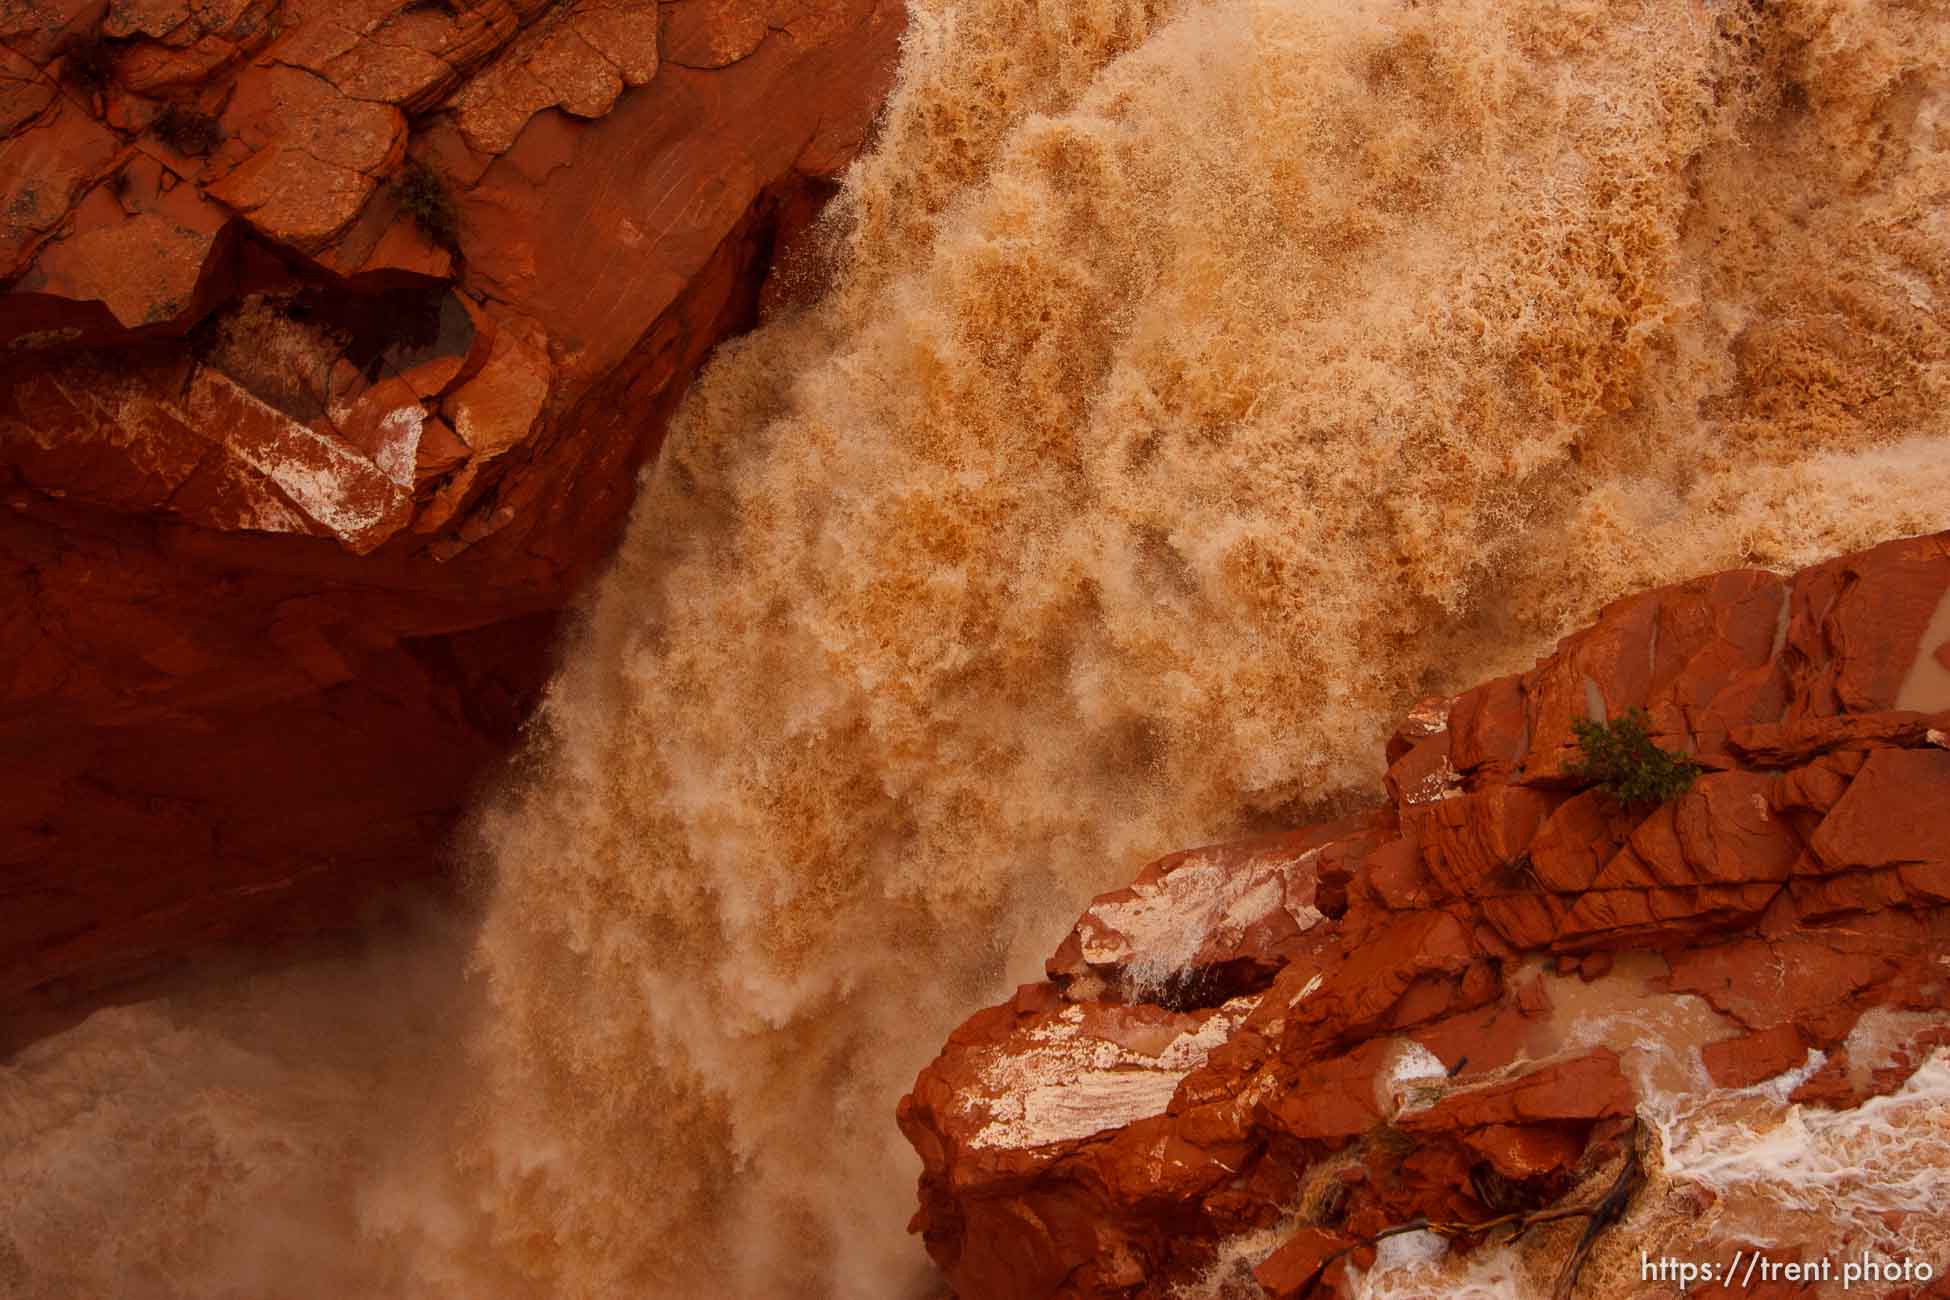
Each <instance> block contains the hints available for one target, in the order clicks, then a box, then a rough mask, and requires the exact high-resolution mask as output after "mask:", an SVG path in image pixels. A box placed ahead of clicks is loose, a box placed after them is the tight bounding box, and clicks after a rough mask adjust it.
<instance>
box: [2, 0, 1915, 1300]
mask: <svg viewBox="0 0 1950 1300" xmlns="http://www.w3.org/2000/svg"><path fill="white" fill-rule="evenodd" d="M1947 69H1950V17H1947V16H1946V14H1945V12H1944V10H1943V8H1942V6H1940V5H1930V4H1917V5H1903V6H1898V5H1886V6H1872V7H1871V6H1861V5H1856V4H1852V3H1844V2H1843V0H1769V2H1767V3H1747V2H1746V0H1737V2H1736V0H1726V2H1724V3H1690V2H1686V0H1671V2H1665V0H1661V2H1657V3H1653V2H1647V3H1638V2H1635V0H1611V2H1607V0H1524V2H1522V3H1510V2H1508V0H1422V2H1420V3H1418V2H1416V0H1392V2H1381V0H1376V2H1373V3H1364V2H1358V0H1206V2H1204V3H1198V2H1195V0H1187V2H1185V3H1166V2H1164V0H1150V2H1146V0H1039V2H1038V3H1033V4H1030V3H1024V2H1023V0H915V3H914V4H913V5H912V20H911V26H910V30H909V34H908V36H907V39H906V46H905V49H904V52H903V57H902V65H901V71H900V77H899V81H898V84H897V87H896V89H895V92H894V94H893V97H892V99H891V100H890V101H889V104H888V106H887V109H886V111H885V115H884V120H883V122H882V124H881V127H880V133H879V136H878V139H877V143H876V145H875V147H874V148H873V150H872V151H871V152H870V153H869V154H868V155H867V156H866V157H865V158H863V159H862V161H861V162H860V163H859V164H858V165H857V166H856V167H855V168H854V170H853V171H852V173H851V174H850V175H849V177H848V179H847V182H846V185H845V188H844V190H843V192H842V194H841V196H840V198H839V200H838V201H837V202H836V204H835V206H834V208H833V209H832V210H831V212H830V214H829V218H828V231H827V234H828V240H827V246H826V250H825V255H824V258H823V260H822V261H821V262H820V263H819V264H818V265H810V266H802V267H797V268H790V269H791V270H792V271H794V272H796V273H798V274H803V275H808V276H816V277H819V278H821V279H823V280H824V281H825V282H826V283H827V291H826V293H825V294H824V296H823V297H822V298H821V299H820V301H819V302H818V303H817V305H815V306H813V307H812V308H810V309H808V310H805V311H803V312H800V313H798V314H795V315H792V316H789V317H786V318H782V319H779V320H776V321H774V322H772V323H770V324H769V325H767V326H766V327H765V328H764V329H762V330H760V331H759V332H757V333H756V334H753V335H751V336H749V337H747V338H745V339H743V340H741V341H739V342H737V343H735V344H733V345H730V346H727V347H726V348H724V349H722V350H721V352H720V354H719V356H718V357H717V358H716V360H715V361H714V363H713V364H712V365H711V367H710V368H709V370H708V371H707V373H706V374H705V375H704V377H703V378H702V379H701V381H700V382H699V383H698V385H697V386H696V388H695V389H694V391H693V392H692V393H691V394H690V396H689V398H688V400H687V401H686V403H685V405H684V407H683V409H682V411H681V413H680V415H679V417H678V418H677V421H676V425H675V427H674V429H673V431H672V433H671V436H670V439H669V441H668V444H667V447H666V450H665V452H664V455H663V458H662V460H661V461H660V462H659V463H658V464H657V465H656V466H655V468H654V470H653V471H651V472H650V473H649V474H648V475H647V476H646V479H645V482H644V485H643V490H642V496H641V498H640V501H639V503H638V505H637V508H636V513H635V516H634V520H633V523H632V525H631V528H630V531H629V534H628V536H627V539H626V540H625V542H624V543H623V545H622V548H621V551H620V553H619V554H618V556H617V558H616V560H615V563H614V566H613V568H612V570H611V571H610V573H609V574H608V576H607V577H606V578H605V579H604V580H603V581H602V583H601V584H600V586H599V588H598V589H597V590H596V591H595V592H594V593H593V594H592V596H591V598H590V600H589V602H588V605H587V608H586V611H585V615H584V618H583V620H582V625H581V627H580V629H579V631H578V632H577V633H576V634H575V635H574V636H573V637H572V639H571V640H570V642H569V644H568V645H567V646H566V648H565V651H564V666H563V667H562V669H561V671H560V673H559V675H558V677H557V679H556V681H555V682H554V684H553V686H552V688H551V690H550V692H549V695H548V698H547V701H546V704H545V706H544V708H543V710H542V713H541V716H540V717H539V718H538V719H537V721H536V722H535V724H534V726H533V728H532V741H531V744H530V746H529V750H528V752H527V753H526V754H525V755H524V758H523V760H522V761H521V763H520V764H519V765H518V767H517V769H516V771H515V772H514V773H513V774H512V775H511V776H510V777H509V779H508V780H507V782H506V784H505V788H504V790H503V791H502V792H501V793H500V794H499V795H498V796H497V797H495V798H493V799H492V800H491V801H490V803H489V805H488V806H487V807H486V808H485V809H484V810H483V811H482V812H481V814H480V815H479V817H478V818H477V821H476V824H475V826H474V828H473V830H472V837H473V842H474V843H475V844H476V845H477V847H478V851H479V855H480V857H481V858H482V860H483V863H484V867H485V870H486V876H485V879H486V880H487V881H489V882H490V883H489V884H488V886H487V889H488V896H487V898H486V902H485V914H484V917H483V919H482V921H481V923H480V927H479V932H478V935H477V936H472V937H470V938H469V940H468V941H467V946H468V947H471V952H472V957H471V969H472V973H473V976H474V978H473V979H472V981H471V983H470V984H469V986H468V991H467V992H466V993H465V994H462V993H456V992H454V991H453V988H452V987H450V986H451V985H454V984H457V983H458V980H457V979H453V978H449V977H448V976H447V975H443V974H442V973H441V972H443V971H445V972H452V971H456V970H458V969H459V967H460V964H461V963H462V962H463V961H465V960H467V958H465V957H463V956H462V955H461V952H462V946H461V945H458V944H449V943H448V942H447V941H445V940H441V941H437V942H436V941H429V943H428V945H427V946H426V951H424V952H416V953H414V954H411V956H410V957H399V958H397V959H395V962H394V963H393V964H392V965H389V966H388V967H386V968H384V969H382V970H380V971H379V972H377V973H375V972H374V970H372V969H370V968H368V967H365V966H361V967H358V968H355V969H350V970H335V969H325V968H321V969H318V970H314V971H304V972H294V973H291V974H289V975H287V976H284V977H280V978H279V979H275V980H272V979H259V980H257V981H255V982H252V983H249V984H246V985H240V986H238V987H236V988H232V989H229V990H226V991H225V992H224V994H223V995H222V996H220V997H219V996H211V997H205V998H201V999H197V998H186V999H179V1000H177V1001H175V1002H171V1003H168V1004H163V1005H160V1006H155V1007H149V1008H129V1009H122V1010H117V1011H111V1012H105V1013H102V1014H101V1015H99V1016H97V1017H96V1018H95V1019H93V1020H91V1021H90V1022H88V1023H87V1024H84V1025H83V1026H81V1027H79V1028H78V1029H76V1030H74V1031H72V1032H70V1033H68V1034H66V1035H62V1036H60V1037H58V1038H55V1039H51V1040H48V1041H45V1042H43V1043H41V1044H38V1045H37V1046H35V1047H34V1048H32V1049H30V1050H29V1051H28V1052H27V1053H26V1054H24V1055H23V1056H22V1057H21V1058H20V1060H18V1061H17V1062H16V1063H15V1064H14V1067H13V1068H12V1069H11V1070H7V1071H0V1290H4V1291H5V1292H6V1293H7V1294H10V1295H20V1296H23V1297H33V1298H35V1300H42V1298H52V1297H69V1296H75V1295H109V1294H113V1295H118V1296H124V1297H130V1298H131V1300H139V1298H142V1297H176V1296H184V1297H187V1296H196V1297H221V1296H238V1297H243V1296H252V1297H256V1296H264V1295H273V1294H274V1295H277V1296H291V1297H311V1296H345V1295H351V1294H358V1295H367V1296H400V1297H407V1296H415V1297H418V1296H434V1297H469V1298H470V1300H472V1298H476V1297H488V1298H495V1297H517V1296H550V1297H621V1296H647V1297H657V1298H670V1300H677V1298H680V1297H681V1298H686V1300H688V1298H689V1297H707V1296H712V1297H716V1296H722V1297H730V1298H736V1300H744V1298H750V1300H758V1298H759V1297H765V1298H766V1300H776V1298H778V1297H802V1298H806V1300H823V1298H828V1297H831V1298H838V1300H854V1298H862V1300H874V1298H879V1297H888V1298H891V1300H907V1298H908V1297H913V1296H917V1295H924V1294H927V1287H928V1282H927V1272H926V1268H925V1261H924V1259H923V1256H922V1254H921V1251H920V1249H919V1246H918V1245H917V1244H916V1243H914V1242H913V1241H912V1240H910V1239H908V1238H907V1237H906V1236H905V1234H904V1232H903V1226H904V1223H905V1221H906V1218H907V1215H908V1213H909V1212H910V1210H911V1208H912V1203H913V1177H914V1174H915V1170H916V1168H917V1165H916V1163H915V1162H914V1161H913V1159H912V1157H911V1154H910V1153H909V1152H908V1151H907V1149H906V1148H905V1146H904V1144H902V1142H901V1141H900V1139H899V1137H898V1135H897V1133H896V1131H895V1129H894V1125H893V1122H892V1111H893V1107H894V1103H895V1101H896V1099H897V1098H898V1097H899V1095H900V1094H901V1092H902V1091H903V1090H904V1089H905V1088H906V1086H907V1085H908V1084H909V1083H911V1081H912V1080H913V1077H914V1074H915V1071H916V1070H917V1069H918V1068H919V1067H920V1066H921V1065H922V1064H924V1063H925V1062H926V1060H927V1059H928V1058H929V1057H930V1056H931V1055H932V1054H933V1053H934V1051H935V1050H936V1048H937V1047H938V1045H939V1043H940V1042H941V1040H942V1039H943V1037H944V1036H945V1034H946V1033H947V1031H948V1030H949V1029H950V1028H952V1027H953V1025H954V1024H955V1023H956V1022H957V1021H958V1020H959V1019H960V1018H961V1017H962V1016H963V1015H965V1014H966V1013H967V1012H968V1011H969V1010H970V1009H972V1008H975V1007H977V1006H980V1005H983V1004H985V1003H987V1002H988V1001H991V1000H993V999H994V998H996V997H997V996H998V994H999V992H1000V991H1001V990H1002V989H1003V988H1004V986H1005V985H1007V984H1008V983H1010V982H1012V981H1019V980H1022V979H1025V978H1031V977H1033V976H1034V975H1035V974H1036V972H1037V963H1038V962H1039V960H1040V958H1041V957H1042V955H1043V954H1044V953H1045V952H1046V951H1047V950H1048V949H1049V948H1050V947H1052V946H1053V945H1054V943H1055V942H1056V940H1057V939H1058V938H1059V937H1060V936H1061V934H1062V932H1063V930H1064V928H1065V927H1067V925H1068V924H1069V922H1070V920H1071V919H1072V918H1073V917H1074V915H1075V913H1076V911H1077V910H1078V909H1079V907H1080V906H1081V904H1082V903H1083V902H1084V901H1085V900H1086V899H1087V898H1088V896H1089V895H1090V894H1092V893H1093V892H1096V891H1098V890H1100V889H1103V888H1107V887H1110V886H1111V885H1113V884H1116V883H1120V882H1122V881H1124V880H1125V879H1127V878H1128V877H1129V875H1130V873H1131V871H1132V870H1133V868H1134V867H1135V866H1137V865H1138V864H1139V863H1141V862H1142V861H1144V860H1146V859H1147V858H1150V857H1152V856H1155V855H1157V854H1160V853H1163V852H1166V851H1169V850H1171V849H1175V848H1179V847H1182V846H1185V845H1189V844H1194V843H1199V842H1204V841H1210V840H1213V839H1217V838H1220V837H1223V836H1226V835H1229V834H1232V833H1235V832H1238V831H1240V830H1242V829H1245V828H1250V827H1257V826H1264V825H1271V824H1286V823H1290V822H1293V821H1296V820H1298V819H1302V818H1304V817H1306V816H1309V815H1311V814H1313V813H1317V812H1319V811H1322V810H1325V809H1331V808H1334V807H1337V806H1341V805H1344V804H1345V803H1347V802H1348V801H1349V800H1351V799H1355V798H1359V797H1362V796H1363V795H1364V793H1365V791H1367V790H1368V789H1370V788H1371V787H1372V786H1373V784H1374V782H1375V780H1376V778H1377V777H1378V775H1379V773H1378V770H1377V768H1376V766H1375V756H1376V755H1377V754H1378V753H1379V752H1380V751H1381V741H1382V739H1383V736H1384V733H1385V728H1386V727H1387V726H1388V725H1389V724H1390V723H1391V722H1392V720H1393V718H1394V716H1395V715H1396V714H1397V713H1398V712H1399V711H1400V710H1401V709H1402V708H1403V707H1404V706H1405V705H1406V704H1408V703H1409V702H1410V701H1411V700H1412V699H1413V698H1415V697H1416V696H1417V695H1418V694H1419V693H1424V692H1429V691H1448V690H1454V689H1459V688H1461V687H1463V686H1465V685H1468V684H1470V683H1472V682H1474V681H1477V680H1480V679H1482V678H1484V677H1487V676H1490V675H1493V674H1496V673H1499V672H1503V671H1508V670H1511V669H1513V668H1515V667H1519V666H1522V665H1524V664H1527V663H1528V662H1529V661H1530V660H1531V659H1532V658H1533V657H1535V656H1536V655H1537V654H1538V653H1539V652H1540V651H1542V650H1543V649H1545V648H1546V647H1547V646H1548V645H1549V643H1550V641H1551V640H1552V639H1553V638H1554V637H1555V636H1556V635H1558V634H1560V633H1562V632H1564V631H1566V630H1568V629H1569V628H1570V627H1572V626H1575V625H1576V624H1578V623H1579V622H1581V621H1583V620H1585V619H1586V618H1588V616H1589V615H1590V614H1592V613H1593V612H1594V611H1595V609H1596V608H1597V607H1598V605H1599V604H1600V603H1602V602H1603V601H1605V600H1608V599H1610V598H1613V597H1615V596H1618V595H1621V594H1624V593H1626V592H1629V591H1632V590H1635V589H1637V588H1640V587H1642V586H1645V585H1647V584H1649V583H1653V582H1658V581H1666V580H1672V579H1678V578H1682V577H1687V576H1690V575H1693V574H1696V573H1700V572H1704V571H1708V570H1711V569H1714V568H1718V567H1725V566H1731V565H1737V564H1743V563H1745V564H1757V565H1763V566H1769V567H1774V568H1780V569H1791V568H1794V567H1797V566H1800V565H1803V564H1807V563H1811V562H1813V561H1815V560H1817V559H1820V558H1823V557H1825V556H1827V555H1829V554H1832V553H1835V552H1837V551H1841V550H1845V549H1850V548H1854V547H1859V546H1863V545H1866V544H1869V543H1871V542H1874V541H1877V540H1880V539H1883V538H1887V537H1892V536H1897V535H1902V534H1909V533H1915V532H1920V531H1924V530H1927V529H1937V528H1942V527H1945V526H1946V525H1950V417H1946V411H1950V400H1947V399H1950V327H1947V326H1946V321H1947V320H1950V316H1946V313H1945V302H1946V300H1950V299H1947V296H1950V228H1947V227H1946V219H1945V216H1944V213H1945V210H1946V209H1945V196H1946V194H1947V193H1950V71H1946V70H1947ZM375 1003H376V1004H378V1005H379V1006H380V1007H381V1008H382V1009H383V1010H382V1012H380V1013H375V1014H373V1015H372V1016H370V1017H362V1016H361V1015H360V1014H358V1010H357V1009H358V1008H361V1007H366V1006H370V1005H373V1004H375ZM324 1006H333V1007H336V1008H337V1010H336V1012H335V1014H334V1016H333V1017H332V1018H331V1025H330V1028H331V1032H329V1033H318V1034H311V1033H305V1032H293V1031H292V1030H297V1029H302V1028H303V1025H302V1023H299V1024H292V1025H291V1028H290V1029H287V1031H286V1032H283V1033H275V1034H273V1033H268V1032H264V1031H263V1026H264V1025H265V1024H267V1023H277V1022H280V1021H281V1020H284V1021H285V1022H286V1023H287V1024H290V1021H289V1019H288V1018H291V1017H314V1018H317V1017H322V1016H323V1014H324V1013H323V1012H321V1011H320V1010H319V1009H320V1008H321V1007H324ZM279 1170H284V1171H285V1172H284V1173H282V1174H281V1173H279V1172H278V1171H279ZM318 1260H330V1261H331V1265H330V1267H329V1268H325V1267H322V1266H321V1267H314V1266H313V1262H314V1261H318Z"/></svg>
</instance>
